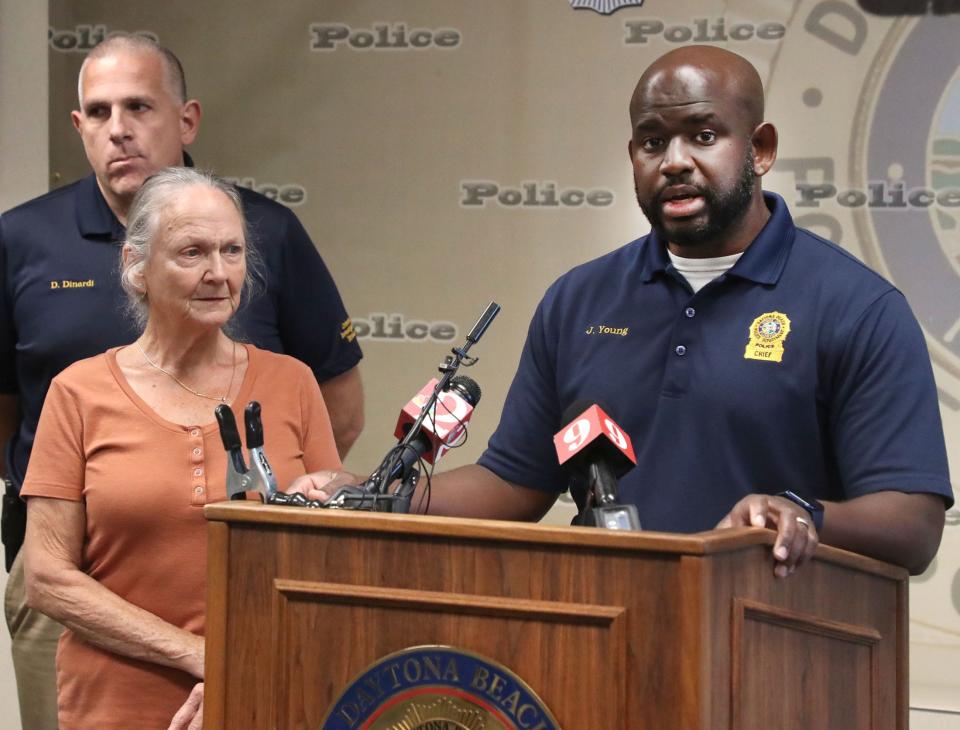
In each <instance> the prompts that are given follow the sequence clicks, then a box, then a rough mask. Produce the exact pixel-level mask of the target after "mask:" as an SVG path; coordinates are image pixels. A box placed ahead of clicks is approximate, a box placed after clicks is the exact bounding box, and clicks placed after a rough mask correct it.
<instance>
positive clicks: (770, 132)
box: [750, 122, 777, 177]
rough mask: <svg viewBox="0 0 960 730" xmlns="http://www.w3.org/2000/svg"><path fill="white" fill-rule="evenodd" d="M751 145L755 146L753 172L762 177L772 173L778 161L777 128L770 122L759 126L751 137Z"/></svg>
mask: <svg viewBox="0 0 960 730" xmlns="http://www.w3.org/2000/svg"><path fill="white" fill-rule="evenodd" d="M750 144H751V145H752V146H753V171H754V172H755V173H756V174H757V176H758V177H762V176H763V175H766V174H767V173H768V172H770V168H771V167H773V163H774V162H776V160H777V128H776V127H774V126H773V125H772V124H771V123H770V122H763V123H761V124H759V125H757V128H756V129H754V130H753V134H752V135H750Z"/></svg>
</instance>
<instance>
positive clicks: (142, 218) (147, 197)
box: [120, 167, 264, 330]
mask: <svg viewBox="0 0 960 730" xmlns="http://www.w3.org/2000/svg"><path fill="white" fill-rule="evenodd" d="M197 186H201V187H205V188H209V189H211V190H218V191H219V192H221V193H223V194H224V195H226V196H227V198H229V199H230V202H231V203H233V206H234V207H235V208H236V209H237V212H238V213H239V214H240V220H241V221H242V223H243V238H244V241H245V243H246V245H245V246H244V250H245V252H246V264H247V274H246V276H245V277H244V280H243V287H242V289H241V291H240V304H241V306H243V305H244V304H245V303H246V302H248V301H249V300H250V298H251V297H252V296H254V294H256V293H257V290H258V289H259V288H260V284H261V283H262V282H263V281H264V278H263V264H262V262H261V259H260V255H259V254H258V253H257V250H256V247H255V246H254V244H253V241H251V240H250V231H249V229H248V227H247V220H246V218H245V217H244V215H243V203H242V202H241V200H240V194H239V193H238V192H237V189H236V188H235V187H234V186H233V185H231V184H230V183H228V182H226V181H225V180H222V179H221V178H219V177H217V176H216V175H214V174H212V173H209V172H204V171H202V170H196V169H194V168H192V167H168V168H166V169H164V170H161V171H160V172H157V173H154V174H153V175H151V176H150V177H148V178H147V179H146V181H145V182H144V183H143V186H142V187H141V188H140V190H139V191H137V194H136V196H135V197H134V198H133V204H132V205H131V206H130V213H129V215H128V217H127V238H126V240H125V241H124V243H125V244H126V246H127V247H129V254H127V257H126V260H124V259H122V258H121V261H120V284H121V285H122V286H123V290H124V291H125V292H126V293H127V310H128V312H129V313H130V315H131V316H132V317H133V319H134V321H135V322H136V324H137V326H138V327H139V328H140V330H143V328H144V327H145V326H146V324H147V316H148V314H149V307H148V304H147V294H146V292H145V291H144V290H143V286H142V285H141V284H138V279H140V280H141V281H142V278H141V277H142V273H143V268H144V266H145V265H146V263H147V260H148V259H149V258H150V251H151V249H152V247H153V242H154V240H156V237H157V234H158V233H159V230H160V221H161V218H162V217H163V211H164V210H165V209H166V208H167V206H169V205H170V204H171V203H172V202H173V200H174V199H175V198H176V197H177V196H178V195H179V194H180V193H182V192H184V191H185V190H186V189H187V188H192V187H197Z"/></svg>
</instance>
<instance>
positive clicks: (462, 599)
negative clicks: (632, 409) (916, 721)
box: [205, 504, 906, 730]
mask: <svg viewBox="0 0 960 730" xmlns="http://www.w3.org/2000/svg"><path fill="white" fill-rule="evenodd" d="M207 515H208V517H209V518H210V519H212V520H214V523H213V524H212V525H211V529H212V531H211V542H210V549H211V563H210V565H211V579H210V581H209V582H208V588H209V590H210V591H211V592H219V593H220V595H217V596H214V595H212V593H211V596H210V599H209V604H208V605H209V610H210V615H209V618H208V628H209V631H210V640H209V641H208V652H207V680H206V681H207V700H206V704H207V708H208V709H207V713H208V714H207V718H208V722H207V724H206V725H205V726H206V727H207V728H208V729H209V728H214V729H216V728H231V729H233V728H244V730H259V729H261V728H262V729H264V730H266V729H267V728H297V729H299V728H309V729H311V730H316V728H319V727H320V723H321V721H322V719H323V717H324V716H325V714H326V712H327V710H328V709H329V707H330V706H331V704H332V703H333V702H334V700H335V699H336V698H337V697H338V696H339V695H340V694H341V693H342V692H343V691H344V689H345V688H346V687H347V686H348V685H349V683H350V682H351V681H352V680H353V679H354V678H355V677H357V676H358V675H359V674H360V673H361V672H362V671H363V670H364V669H366V668H367V667H369V666H370V665H371V664H373V663H374V662H376V661H378V660H379V659H381V658H382V657H384V656H386V655H389V654H391V653H393V652H396V651H398V650H402V649H406V648H409V647H413V646H419V645H437V644H441V645H443V644H446V645H450V646H454V647H456V648H458V649H461V650H465V651H469V652H474V653H477V654H480V655H482V656H484V657H486V658H488V659H490V660H492V661H493V662H495V663H499V664H502V665H504V666H505V667H507V668H509V669H510V670H511V671H513V672H514V673H516V674H517V675H518V676H519V677H520V678H522V679H523V680H524V681H525V682H526V683H527V684H528V685H529V686H530V687H531V689H532V690H533V691H534V692H535V693H537V694H538V695H539V697H540V698H541V699H542V700H543V701H544V702H545V703H546V705H547V706H548V707H549V708H550V710H551V712H552V713H553V714H554V716H555V717H556V718H557V720H558V721H559V723H560V725H561V726H562V727H564V728H566V729H567V730H594V729H596V730H606V729H607V728H630V729H631V730H633V729H635V728H645V727H650V728H730V727H758V726H760V723H761V722H765V723H768V724H767V725H765V726H766V727H790V725H789V724H787V723H788V719H787V715H786V714H784V713H785V712H786V710H787V709H789V710H790V712H795V710H796V708H795V706H794V704H787V705H784V704H783V703H776V702H770V701H769V700H765V702H766V704H763V705H762V712H760V713H759V714H758V713H755V712H754V709H753V703H754V702H755V701H756V700H755V697H757V696H763V697H769V696H775V694H776V693H777V692H779V684H778V683H779V681H780V676H781V675H782V674H783V672H784V671H788V672H790V673H791V674H792V676H794V677H797V678H799V679H798V681H799V683H800V686H801V688H803V689H804V690H810V691H811V692H812V694H811V695H810V696H809V697H806V699H809V700H810V701H812V702H814V703H815V705H816V703H821V704H822V706H824V707H826V708H827V714H826V715H821V714H812V715H809V717H814V718H819V717H821V716H826V717H828V718H829V720H830V725H829V726H830V727H844V728H848V727H849V728H853V727H858V725H857V724H856V722H858V721H859V718H861V717H863V716H864V715H862V714H857V713H859V712H860V708H861V707H862V706H863V705H864V704H865V703H866V705H869V707H870V715H869V716H870V717H871V718H872V720H871V721H872V722H874V724H875V726H876V727H878V728H893V727H903V726H905V717H906V705H905V697H906V694H905V691H903V689H902V688H901V687H900V683H901V682H904V681H905V680H906V664H905V659H906V657H905V652H904V649H905V647H906V639H905V636H904V634H905V631H906V620H905V613H904V612H905V610H906V602H905V596H906V591H905V586H906V573H905V572H904V571H902V570H899V569H896V568H893V567H891V566H887V565H885V564H882V563H877V562H875V561H871V560H869V559H866V558H862V557H860V556H854V555H851V554H849V553H843V552H841V551H837V550H830V549H829V548H821V549H819V550H818V553H817V556H816V558H815V560H814V561H813V563H812V564H811V565H808V566H806V567H805V568H804V569H803V570H801V571H799V572H798V573H797V574H796V575H794V576H793V577H791V578H790V579H788V580H777V579H775V578H774V577H773V564H772V558H771V557H770V544H771V542H772V533H771V532H770V531H767V530H755V529H745V530H730V531H724V532H722V533H704V534H702V535H694V536H690V535H686V536H674V535H664V534H656V533H641V534H637V535H622V534H611V533H605V532H603V531H600V530H588V529H584V528H556V527H543V526H537V525H517V524H513V523H500V522H491V521H475V520H448V519H442V518H424V517H402V516H393V515H369V514H367V515H351V514H337V513H325V512H315V511H307V510H294V509H282V508H268V507H263V506H258V505H252V504H250V505H242V504H231V505H217V506H215V507H208V508H207ZM224 525H226V528H227V530H228V534H227V535H226V536H224V534H223V528H224ZM215 552H219V553H223V552H226V555H222V554H220V555H215V554H214V553H215ZM214 573H217V575H214ZM738 617H739V618H738ZM771 617H773V618H771ZM797 617H800V619H797ZM807 617H814V619H810V620H808V619H807ZM801 619H802V620H801ZM791 621H792V623H791ZM798 621H799V624H798ZM804 621H807V623H809V624H811V625H817V626H820V627H833V628H836V627H838V626H839V627H842V628H843V631H846V630H847V627H853V629H852V630H851V631H852V634H855V635H857V636H867V637H869V639H870V640H869V641H867V642H866V643H864V642H858V641H847V640H845V639H843V638H842V637H840V635H838V634H836V633H833V634H831V633H830V631H826V632H824V631H820V632H819V633H817V632H814V631H806V630H803V629H802V627H800V628H798V626H799V625H800V624H803V622H804ZM843 631H840V634H843ZM871 632H872V633H871ZM848 633H851V632H849V631H848ZM874 638H875V639H876V640H875V641H874ZM870 642H874V643H870ZM838 647H839V648H838ZM863 652H866V653H867V654H869V655H870V656H871V658H870V659H868V660H865V659H864V658H863V657H864V654H863ZM865 661H866V662H868V663H870V664H871V666H873V667H875V668H874V669H871V670H870V671H869V672H867V674H868V675H869V681H866V680H864V679H862V676H863V675H862V672H861V670H860V669H857V668H858V667H861V666H863V664H864V662H865ZM839 672H850V673H851V676H850V677H848V678H845V679H844V680H843V681H840V680H837V681H834V682H829V681H821V680H820V679H819V677H820V674H826V675H828V676H834V675H836V674H837V673H839ZM736 677H738V678H739V679H738V680H737V683H736V684H735V678H736ZM813 678H817V681H813ZM765 693H766V694H765ZM798 696H803V695H798ZM838 698H842V699H843V701H842V702H841V701H839V699H838ZM488 699H491V698H488ZM492 699H494V700H495V698H492ZM791 702H793V701H791ZM848 705H849V707H848ZM816 706H820V705H816ZM851 708H854V709H856V712H854V710H853V709H851ZM778 712H780V713H781V714H779V715H778V714H777V713H778ZM817 712H820V711H819V710H818V711H817ZM791 717H792V716H791ZM901 718H903V719H901ZM834 721H836V724H834ZM850 722H853V723H854V724H850ZM845 723H846V724H845ZM813 726H816V725H813Z"/></svg>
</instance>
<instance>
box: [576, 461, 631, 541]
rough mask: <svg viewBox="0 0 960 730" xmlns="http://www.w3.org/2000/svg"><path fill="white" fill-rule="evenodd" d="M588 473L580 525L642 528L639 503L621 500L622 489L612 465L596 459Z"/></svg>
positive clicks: (615, 528) (624, 528)
mask: <svg viewBox="0 0 960 730" xmlns="http://www.w3.org/2000/svg"><path fill="white" fill-rule="evenodd" d="M587 474H588V479H587V502H586V504H585V505H584V508H583V515H582V517H581V520H580V524H582V525H585V526H587V527H603V528H605V529H607V530H640V529H641V528H640V514H639V513H638V512H637V507H636V505H632V504H621V503H620V502H619V501H618V499H617V493H618V491H619V488H618V486H617V479H616V477H615V476H614V475H613V472H612V471H611V470H610V466H609V465H608V464H606V463H604V462H602V461H595V462H593V463H591V464H590V466H589V467H588V470H587Z"/></svg>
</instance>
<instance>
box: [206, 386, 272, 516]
mask: <svg viewBox="0 0 960 730" xmlns="http://www.w3.org/2000/svg"><path fill="white" fill-rule="evenodd" d="M214 413H215V415H216V417H217V424H218V425H219V426H220V440H221V441H223V448H224V449H226V452H227V498H228V499H245V498H246V496H245V492H252V491H256V492H259V493H260V497H261V498H262V499H263V501H264V502H269V501H270V500H271V499H272V498H273V497H274V495H276V493H277V478H276V477H275V476H274V474H273V469H271V468H270V462H269V461H267V455H266V454H265V453H264V451H263V423H262V421H261V418H260V404H259V403H258V402H257V401H250V402H249V403H248V404H247V407H246V408H245V409H244V412H243V420H244V426H245V427H246V437H247V454H248V455H249V457H250V467H249V468H247V463H246V461H244V458H243V447H242V444H241V443H240V433H239V431H238V430H237V421H236V419H235V418H234V417H233V411H232V410H231V409H230V406H228V405H226V404H221V405H219V406H217V408H216V410H215V411H214Z"/></svg>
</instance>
